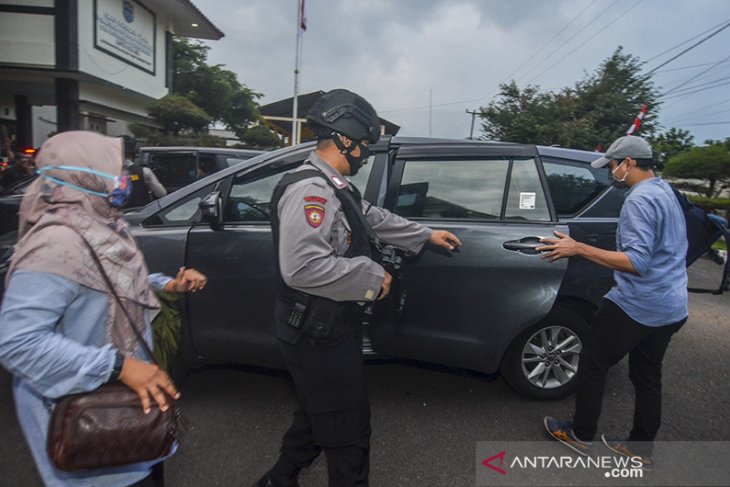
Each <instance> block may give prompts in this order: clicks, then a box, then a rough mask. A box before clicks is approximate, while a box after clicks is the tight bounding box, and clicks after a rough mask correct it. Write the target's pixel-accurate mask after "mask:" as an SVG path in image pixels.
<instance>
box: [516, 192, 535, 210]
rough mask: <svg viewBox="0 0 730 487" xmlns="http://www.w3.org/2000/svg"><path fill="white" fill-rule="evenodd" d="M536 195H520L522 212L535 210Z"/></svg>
mask: <svg viewBox="0 0 730 487" xmlns="http://www.w3.org/2000/svg"><path fill="white" fill-rule="evenodd" d="M535 195H536V193H520V210H534V209H535Z"/></svg>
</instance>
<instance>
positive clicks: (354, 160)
mask: <svg viewBox="0 0 730 487" xmlns="http://www.w3.org/2000/svg"><path fill="white" fill-rule="evenodd" d="M332 135H333V137H332V140H334V141H335V145H336V146H337V148H338V149H339V151H340V153H342V154H343V155H344V156H345V159H346V160H347V164H348V165H349V166H350V176H354V175H356V174H357V173H358V171H360V168H361V167H362V166H363V164H365V161H367V159H368V157H370V148H369V147H368V146H366V145H364V144H362V143H358V144H352V145H350V147H345V144H343V143H342V141H341V140H340V137H339V135H338V134H336V133H334V134H332ZM357 147H359V148H360V155H359V156H357V157H355V156H353V155H352V153H353V152H354V151H355V149H356V148H357Z"/></svg>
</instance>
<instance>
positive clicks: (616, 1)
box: [521, 0, 642, 84]
mask: <svg viewBox="0 0 730 487" xmlns="http://www.w3.org/2000/svg"><path fill="white" fill-rule="evenodd" d="M619 1H620V0H615V1H614V2H613V3H611V4H610V5H609V6H608V7H606V8H605V9H603V10H601V12H600V13H599V14H598V15H596V16H595V17H593V18H592V19H591V20H590V22H588V23H587V24H586V25H584V26H583V28H582V29H580V30H579V31H578V32H576V33H575V34H573V35H572V36H571V37H570V39H567V40H566V41H565V42H563V43H562V44H560V46H559V47H558V48H557V49H554V50H553V52H551V53H550V54H549V55H548V56H546V57H545V58H544V59H543V60H542V61H540V62H539V63H537V64H536V65H535V66H533V67H532V69H530V70H529V71H528V72H526V73H525V74H523V75H522V76H521V77H522V78H524V77H526V76H527V75H528V74H530V73H532V72H534V71H535V70H536V69H537V68H538V67H539V66H540V65H541V64H543V63H544V62H545V61H547V60H548V59H550V58H551V57H552V56H553V54H556V53H557V52H558V51H560V50H561V49H562V48H563V47H564V46H565V45H566V44H568V43H569V42H570V41H572V40H573V39H575V38H576V37H577V36H578V35H579V34H581V33H582V32H583V31H584V30H586V29H587V28H588V27H590V25H591V24H593V23H594V22H596V21H597V20H598V19H600V18H601V16H603V14H604V13H605V12H607V11H608V10H609V9H610V8H611V7H613V6H614V5H616V4H617V3H618V2H619ZM641 1H642V0H639V2H641ZM601 32H602V31H601ZM572 52H574V51H571V52H570V53H568V55H570V54H571V53H572ZM563 59H565V58H563ZM561 61H562V59H561ZM558 62H560V61H558ZM556 64H557V63H556ZM553 66H554V65H553ZM551 67H552V66H551ZM548 69H550V68H548ZM541 74H542V73H541ZM538 76H539V75H538ZM536 77H537V76H536ZM536 77H535V78H536ZM535 78H533V79H535ZM530 82H531V81H530ZM530 82H528V84H529V83H530Z"/></svg>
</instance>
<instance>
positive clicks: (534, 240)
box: [0, 137, 623, 399]
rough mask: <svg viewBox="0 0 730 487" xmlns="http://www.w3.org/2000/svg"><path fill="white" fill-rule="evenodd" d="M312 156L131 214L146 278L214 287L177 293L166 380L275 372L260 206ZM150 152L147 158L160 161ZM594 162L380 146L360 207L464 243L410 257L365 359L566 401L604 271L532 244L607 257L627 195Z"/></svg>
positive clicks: (363, 174)
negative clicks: (201, 279) (184, 271)
mask: <svg viewBox="0 0 730 487" xmlns="http://www.w3.org/2000/svg"><path fill="white" fill-rule="evenodd" d="M313 148H314V145H313V144H311V143H310V144H304V145H301V146H296V147H290V148H285V149H280V150H278V151H275V152H266V153H263V154H260V155H258V156H256V157H254V158H251V159H247V160H243V161H240V162H238V163H236V164H234V165H232V166H230V167H227V168H225V169H221V170H219V171H218V172H216V173H214V174H212V175H210V176H207V177H204V178H203V179H200V180H198V181H195V182H193V183H192V184H189V185H188V186H185V187H183V188H182V189H180V190H179V191H177V192H175V193H172V194H169V195H167V196H165V197H163V198H161V199H159V200H156V201H154V202H152V203H150V204H149V205H147V206H145V207H143V208H140V209H136V210H131V211H128V212H126V217H127V219H128V220H129V222H130V223H131V225H132V228H133V233H134V235H135V237H136V238H137V240H138V243H139V246H140V248H141V249H142V251H143V252H144V254H145V257H146V259H147V262H148V265H149V267H150V270H151V271H152V272H156V271H161V272H166V273H168V274H171V275H174V273H175V272H176V271H177V269H179V267H180V266H183V265H184V266H187V267H196V268H198V269H200V270H202V271H203V272H205V273H206V274H207V275H208V278H209V282H208V286H207V287H206V290H205V292H202V293H195V294H187V295H184V296H181V298H180V308H181V311H182V313H181V314H182V318H183V330H182V335H181V336H180V337H178V339H179V340H180V342H181V343H180V344H178V345H179V347H180V355H179V357H178V360H177V363H176V367H175V375H177V376H180V375H181V374H183V373H184V371H185V370H186V369H187V368H188V367H190V366H194V365H199V364H203V363H206V362H228V363H231V362H232V363H242V364H249V365H254V366H263V367H274V368H284V364H283V361H282V359H281V357H280V354H279V351H278V348H277V345H276V341H275V338H274V335H273V334H272V332H271V330H270V328H271V315H272V307H273V301H274V296H275V289H276V275H275V268H274V261H273V251H272V238H271V229H270V225H269V201H270V197H271V193H272V190H273V188H274V186H275V185H276V183H277V182H278V180H279V179H280V178H281V176H282V175H283V174H284V173H285V172H287V171H290V170H292V169H294V168H295V167H297V166H298V165H300V164H301V163H302V162H303V161H304V160H305V159H306V157H307V155H308V154H309V152H310V151H311V150H312V149H313ZM160 149H162V148H160ZM165 149H169V148H165ZM158 151H159V152H158ZM144 152H146V153H147V154H149V155H150V156H152V158H153V160H154V156H155V155H156V154H166V152H165V151H164V150H159V149H157V148H155V150H147V151H145V150H143V153H144ZM219 154H224V153H219ZM191 157H192V156H191ZM196 157H198V156H196ZM595 158H596V153H593V152H584V151H576V150H570V149H562V148H555V147H540V146H534V145H522V144H503V143H489V142H479V141H463V140H440V139H422V138H406V137H395V138H384V139H382V140H381V141H380V142H379V143H378V144H375V145H373V146H372V147H371V156H370V159H369V163H368V164H367V165H365V166H364V167H363V168H362V169H361V170H360V172H359V173H358V175H357V176H356V177H354V178H352V182H353V184H355V185H356V186H358V187H359V188H360V190H361V191H362V193H363V195H364V197H365V199H367V200H368V201H371V202H373V203H375V204H377V205H379V206H382V207H385V208H387V209H389V210H391V211H393V212H395V213H396V214H399V215H402V216H404V217H407V218H410V219H412V220H415V221H419V222H421V223H423V224H426V225H428V226H431V227H433V228H443V229H447V230H450V231H452V232H453V233H455V234H456V235H457V236H458V237H459V238H460V240H461V241H462V242H463V247H462V248H461V250H460V251H459V252H456V253H454V254H449V253H448V252H446V251H442V250H441V249H439V248H436V247H431V246H427V247H426V248H425V249H424V250H423V251H422V252H421V253H420V254H419V255H416V256H409V257H406V258H405V260H404V265H403V268H402V272H401V278H400V279H398V280H396V281H395V282H394V285H393V289H392V290H391V293H390V295H389V298H387V299H386V300H384V301H382V302H378V303H377V305H376V307H375V311H374V315H373V318H372V322H371V324H370V325H369V326H368V327H367V328H366V337H365V340H364V343H363V349H364V352H365V354H366V356H367V357H368V358H370V357H383V356H387V357H401V358H407V359H413V360H417V361H421V362H429V363H435V364H441V365H446V366H452V367H460V368H466V369H471V370H476V371H480V372H484V373H494V372H497V371H500V372H501V374H502V375H503V377H504V378H505V379H506V380H507V381H508V383H509V384H510V385H512V387H513V388H514V389H515V390H517V391H518V392H520V393H522V394H524V395H527V396H529V397H534V398H542V399H552V398H559V397H563V396H565V395H567V394H568V393H570V391H571V390H572V389H573V387H574V385H575V377H576V372H577V369H578V356H579V353H580V350H581V348H582V343H583V340H584V339H585V336H586V333H587V332H588V323H589V321H590V318H591V316H592V314H593V312H594V310H595V309H596V306H597V304H598V303H599V301H600V299H601V297H602V296H603V294H604V293H605V292H606V291H607V290H608V289H609V288H610V286H611V285H612V282H613V279H612V273H611V271H609V270H607V269H605V268H603V267H600V266H598V265H596V264H593V263H590V262H588V261H587V260H584V259H565V260H560V261H557V262H554V263H548V262H547V261H545V260H542V259H540V256H539V253H538V252H537V251H535V247H537V246H539V245H540V244H539V238H540V237H543V236H551V235H552V233H553V231H555V230H558V231H561V232H563V233H568V234H570V235H571V236H572V237H573V238H575V239H577V240H579V241H583V242H586V243H589V244H591V245H595V246H599V247H602V248H606V249H613V248H614V245H615V231H616V223H617V220H618V214H619V211H620V208H621V205H622V203H623V192H622V191H618V190H615V189H613V188H611V187H610V185H609V181H608V173H607V171H606V170H605V169H594V168H592V167H591V166H590V164H589V162H590V161H592V160H594V159H595ZM147 160H149V159H147ZM16 198H17V197H16ZM18 201H19V199H18ZM15 228H16V229H17V224H16V227H15ZM16 235H17V234H16ZM6 240H7V242H6ZM11 240H12V242H11ZM14 241H15V240H14V238H13V236H12V235H9V234H8V233H0V242H1V243H2V244H3V245H4V247H7V248H6V249H5V250H6V251H5V253H4V254H3V252H4V250H3V249H0V254H3V255H4V259H5V261H2V259H3V257H1V256H0V280H4V273H5V272H6V270H7V258H9V256H10V252H11V250H10V249H11V246H12V244H13V243H14ZM0 246H2V245H0Z"/></svg>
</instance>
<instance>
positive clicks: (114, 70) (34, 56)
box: [0, 0, 223, 152]
mask: <svg viewBox="0 0 730 487" xmlns="http://www.w3.org/2000/svg"><path fill="white" fill-rule="evenodd" d="M173 35H177V36H185V37H192V38H198V39H214V40H217V39H220V38H221V37H223V33H222V32H221V31H220V30H219V29H218V28H217V27H216V26H215V25H213V24H212V23H211V22H210V21H209V20H208V19H207V18H206V17H205V15H203V13H202V12H200V10H198V9H197V7H195V5H193V3H192V2H191V1H189V0H16V1H12V0H0V46H1V47H0V129H2V133H0V136H2V139H3V140H5V139H7V138H15V139H16V148H19V147H27V146H34V147H37V146H39V145H40V144H41V143H42V142H43V141H44V140H45V139H46V138H47V137H48V134H49V133H51V132H62V131H66V130H75V129H85V130H95V131H98V132H101V133H105V134H108V135H121V134H124V133H128V130H127V125H128V124H129V123H133V122H134V123H141V124H146V125H154V124H153V122H152V120H150V118H149V116H148V114H147V110H146V107H147V106H148V105H149V103H151V102H152V101H154V100H156V99H158V98H161V97H163V96H165V95H166V94H167V93H168V91H169V90H170V88H171V87H172V81H173V80H172V69H173V66H172V59H173V57H172V54H173V52H172V36H173ZM3 145H5V144H3ZM4 150H5V147H3V152H4Z"/></svg>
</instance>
